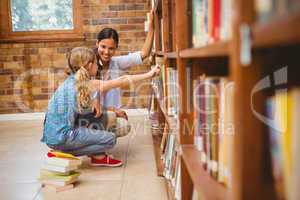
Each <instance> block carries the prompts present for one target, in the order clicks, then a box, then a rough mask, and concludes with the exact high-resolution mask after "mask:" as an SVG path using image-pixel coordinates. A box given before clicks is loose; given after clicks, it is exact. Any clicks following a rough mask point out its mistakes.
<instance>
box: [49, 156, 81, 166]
mask: <svg viewBox="0 0 300 200" xmlns="http://www.w3.org/2000/svg"><path fill="white" fill-rule="evenodd" d="M46 163H47V164H49V165H57V166H61V167H68V166H71V165H72V166H73V165H74V166H80V165H81V164H82V161H81V160H79V159H78V160H77V159H71V158H60V157H50V158H47V159H46Z"/></svg>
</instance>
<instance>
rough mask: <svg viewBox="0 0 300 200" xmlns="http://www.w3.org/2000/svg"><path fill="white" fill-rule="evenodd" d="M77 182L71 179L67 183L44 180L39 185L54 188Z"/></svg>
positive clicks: (56, 180)
mask: <svg viewBox="0 0 300 200" xmlns="http://www.w3.org/2000/svg"><path fill="white" fill-rule="evenodd" d="M76 181H77V178H76V179H71V180H68V181H63V180H58V179H45V180H41V183H42V184H43V185H55V186H66V185H69V184H71V183H74V182H76Z"/></svg>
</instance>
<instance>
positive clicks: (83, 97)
mask: <svg viewBox="0 0 300 200" xmlns="http://www.w3.org/2000/svg"><path fill="white" fill-rule="evenodd" d="M94 60H95V54H94V52H93V51H92V50H91V49H89V48H87V47H76V48H74V49H72V50H71V52H70V53H69V56H68V66H69V68H70V70H71V73H73V74H75V81H76V90H77V106H78V110H79V112H82V111H83V109H85V108H89V107H90V105H91V97H90V92H91V89H90V87H89V84H88V81H89V80H90V74H89V72H88V70H87V69H86V66H87V65H88V64H89V63H93V62H94Z"/></svg>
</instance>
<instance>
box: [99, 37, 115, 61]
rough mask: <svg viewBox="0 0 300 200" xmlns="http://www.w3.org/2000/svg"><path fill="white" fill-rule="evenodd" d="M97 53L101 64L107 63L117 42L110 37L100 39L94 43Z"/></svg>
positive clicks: (113, 53)
mask: <svg viewBox="0 0 300 200" xmlns="http://www.w3.org/2000/svg"><path fill="white" fill-rule="evenodd" d="M96 45H97V47H98V53H99V56H100V59H101V61H102V62H103V64H106V63H109V61H110V60H111V57H112V56H113V55H115V52H116V49H117V44H116V43H115V41H114V40H113V39H112V38H107V39H102V40H100V41H97V43H96Z"/></svg>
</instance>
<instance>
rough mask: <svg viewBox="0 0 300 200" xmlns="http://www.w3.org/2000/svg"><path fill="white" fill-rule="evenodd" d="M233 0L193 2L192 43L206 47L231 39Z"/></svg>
mask: <svg viewBox="0 0 300 200" xmlns="http://www.w3.org/2000/svg"><path fill="white" fill-rule="evenodd" d="M231 15H232V0H193V2H192V20H193V25H192V30H193V36H192V40H193V41H192V43H193V46H194V47H201V46H205V45H207V44H209V43H213V42H216V41H219V40H228V39H230V38H231V34H232V30H231V29H232V28H231V21H232V20H231Z"/></svg>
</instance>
